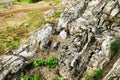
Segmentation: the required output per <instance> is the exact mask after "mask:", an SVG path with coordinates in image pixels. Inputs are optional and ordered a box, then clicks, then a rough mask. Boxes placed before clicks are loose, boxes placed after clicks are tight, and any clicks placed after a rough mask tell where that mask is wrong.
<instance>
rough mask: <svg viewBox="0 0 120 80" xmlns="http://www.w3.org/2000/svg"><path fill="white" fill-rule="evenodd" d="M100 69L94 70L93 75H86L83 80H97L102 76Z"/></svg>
mask: <svg viewBox="0 0 120 80" xmlns="http://www.w3.org/2000/svg"><path fill="white" fill-rule="evenodd" d="M102 71H103V70H102V69H96V70H94V71H93V74H86V75H85V80H97V78H99V77H100V76H101V74H102Z"/></svg>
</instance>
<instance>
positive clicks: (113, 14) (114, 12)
mask: <svg viewBox="0 0 120 80" xmlns="http://www.w3.org/2000/svg"><path fill="white" fill-rule="evenodd" d="M118 13H119V9H118V8H115V9H113V10H112V12H111V14H110V15H111V16H112V17H114V16H116V15H117V14H118Z"/></svg>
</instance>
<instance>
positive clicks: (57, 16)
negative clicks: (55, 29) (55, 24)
mask: <svg viewBox="0 0 120 80" xmlns="http://www.w3.org/2000/svg"><path fill="white" fill-rule="evenodd" d="M61 13H62V12H55V13H54V14H53V17H55V18H59V17H60V14H61Z"/></svg>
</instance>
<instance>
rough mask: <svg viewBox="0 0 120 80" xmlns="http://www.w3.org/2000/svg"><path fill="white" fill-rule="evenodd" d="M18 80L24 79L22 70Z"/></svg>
mask: <svg viewBox="0 0 120 80" xmlns="http://www.w3.org/2000/svg"><path fill="white" fill-rule="evenodd" d="M20 80H25V79H24V73H23V72H21V73H20Z"/></svg>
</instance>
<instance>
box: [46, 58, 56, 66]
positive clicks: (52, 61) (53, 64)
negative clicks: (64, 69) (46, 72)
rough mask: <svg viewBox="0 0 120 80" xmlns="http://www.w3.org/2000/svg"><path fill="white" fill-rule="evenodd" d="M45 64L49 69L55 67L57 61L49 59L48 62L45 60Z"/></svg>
mask: <svg viewBox="0 0 120 80" xmlns="http://www.w3.org/2000/svg"><path fill="white" fill-rule="evenodd" d="M45 63H46V65H47V66H48V67H49V68H55V67H56V65H57V59H56V57H51V58H49V59H48V60H46V62H45Z"/></svg>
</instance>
